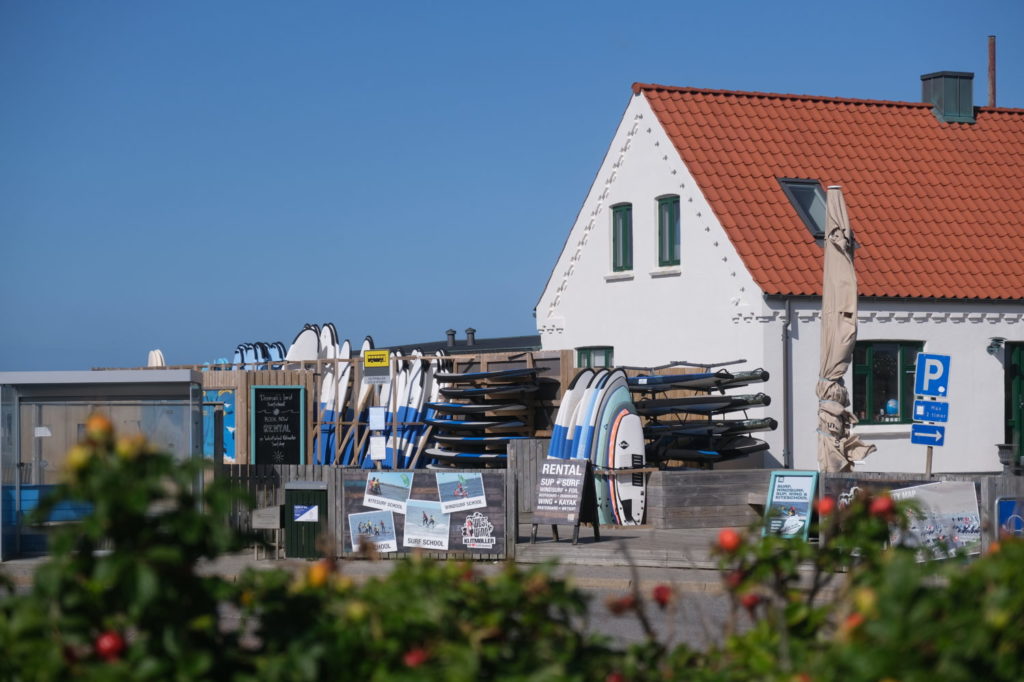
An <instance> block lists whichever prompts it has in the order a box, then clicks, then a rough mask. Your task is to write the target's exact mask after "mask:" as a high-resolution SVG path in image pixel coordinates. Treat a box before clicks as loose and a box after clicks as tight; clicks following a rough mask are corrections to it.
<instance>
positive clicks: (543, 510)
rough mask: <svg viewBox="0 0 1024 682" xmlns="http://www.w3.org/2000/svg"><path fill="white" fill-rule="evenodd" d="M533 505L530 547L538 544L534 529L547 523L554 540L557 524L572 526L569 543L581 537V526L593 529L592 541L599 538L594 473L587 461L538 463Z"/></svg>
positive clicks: (545, 460)
mask: <svg viewBox="0 0 1024 682" xmlns="http://www.w3.org/2000/svg"><path fill="white" fill-rule="evenodd" d="M536 495H537V496H536V498H535V502H534V506H533V530H532V531H531V533H530V544H534V543H535V542H537V526H538V525H540V524H541V523H550V524H551V532H552V534H553V535H554V538H555V541H556V542H557V541H558V525H559V524H561V525H572V526H573V531H572V544H574V545H575V544H576V543H577V542H578V541H579V537H580V524H581V523H590V524H593V526H594V540H600V539H601V531H600V530H599V529H598V523H597V495H596V494H595V492H594V474H593V472H592V471H591V469H590V461H589V460H585V459H558V458H557V457H548V458H546V459H542V460H540V462H539V464H538V471H537V490H536Z"/></svg>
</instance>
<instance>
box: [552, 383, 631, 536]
mask: <svg viewBox="0 0 1024 682" xmlns="http://www.w3.org/2000/svg"><path fill="white" fill-rule="evenodd" d="M548 456H549V457H558V458H561V459H586V460H589V461H590V462H591V463H592V464H593V465H594V473H595V476H594V487H595V492H596V493H597V511H598V521H599V522H600V523H601V524H606V525H607V524H616V525H639V524H641V523H643V519H644V511H645V509H646V504H647V502H646V493H647V491H646V477H645V475H644V473H643V472H640V471H636V470H637V469H643V468H644V466H645V465H646V453H645V450H644V433H643V421H642V420H641V417H640V415H639V414H637V411H636V408H635V407H634V405H633V399H632V396H631V395H630V392H629V385H628V382H627V377H626V372H625V370H622V369H611V370H609V369H598V370H590V369H584V370H582V371H580V372H579V373H578V374H577V375H576V376H575V377H574V378H573V380H572V381H571V382H570V384H569V386H568V387H567V388H566V390H565V392H564V394H563V395H562V401H561V405H560V406H559V408H558V413H557V414H556V416H555V424H554V426H553V428H552V434H551V444H550V446H549V449H548ZM620 469H630V470H633V471H629V472H625V473H615V472H616V470H620Z"/></svg>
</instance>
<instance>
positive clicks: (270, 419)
mask: <svg viewBox="0 0 1024 682" xmlns="http://www.w3.org/2000/svg"><path fill="white" fill-rule="evenodd" d="M249 415H250V418H249V443H250V445H249V450H250V453H251V455H252V463H253V464H305V459H306V458H305V451H306V447H305V446H306V389H305V387H304V386H252V387H251V390H250V392H249Z"/></svg>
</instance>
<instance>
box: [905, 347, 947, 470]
mask: <svg viewBox="0 0 1024 682" xmlns="http://www.w3.org/2000/svg"><path fill="white" fill-rule="evenodd" d="M949 366H950V356H948V355H936V354H934V353H918V354H917V366H916V368H915V371H914V393H915V394H916V395H917V396H919V397H930V398H931V400H914V424H913V425H912V426H911V427H910V442H911V443H915V444H918V445H926V446H928V450H927V452H926V455H925V465H924V472H925V473H926V474H927V475H929V476H931V473H932V448H934V447H941V446H942V445H944V444H945V442H946V427H945V426H940V424H945V423H946V422H947V421H949V403H947V402H944V400H937V398H941V399H945V398H948V397H949Z"/></svg>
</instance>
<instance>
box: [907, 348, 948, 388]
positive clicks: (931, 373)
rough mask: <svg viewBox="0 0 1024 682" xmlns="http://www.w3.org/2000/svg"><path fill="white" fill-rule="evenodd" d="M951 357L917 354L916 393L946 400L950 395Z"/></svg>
mask: <svg viewBox="0 0 1024 682" xmlns="http://www.w3.org/2000/svg"><path fill="white" fill-rule="evenodd" d="M948 388H949V356H948V355H933V354H929V353H918V354H917V371H916V372H915V373H914V393H916V394H917V395H930V396H936V397H939V398H945V397H948V395H949V390H948Z"/></svg>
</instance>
